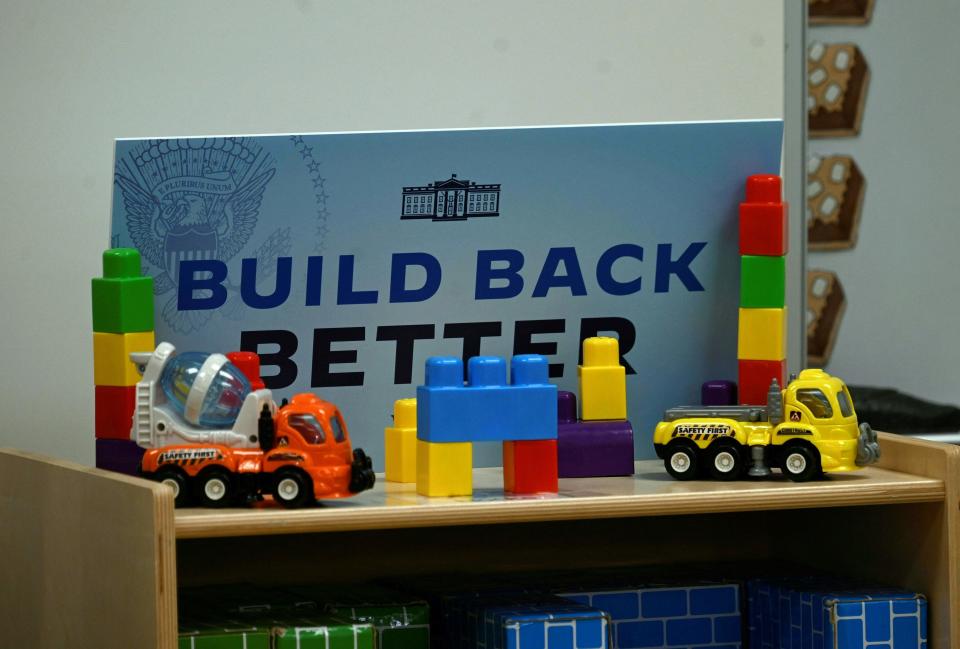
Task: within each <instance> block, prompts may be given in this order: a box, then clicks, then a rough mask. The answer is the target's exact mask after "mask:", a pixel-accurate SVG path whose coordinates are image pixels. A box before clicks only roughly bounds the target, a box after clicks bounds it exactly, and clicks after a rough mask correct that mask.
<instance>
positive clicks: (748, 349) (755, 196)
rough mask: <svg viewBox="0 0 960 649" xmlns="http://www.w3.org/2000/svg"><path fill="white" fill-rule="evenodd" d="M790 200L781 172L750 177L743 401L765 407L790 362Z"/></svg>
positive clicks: (744, 231) (744, 230) (744, 239)
mask: <svg viewBox="0 0 960 649" xmlns="http://www.w3.org/2000/svg"><path fill="white" fill-rule="evenodd" d="M787 250H788V242H787V204H786V203H784V202H783V193H782V185H781V180H780V177H779V176H773V175H766V174H761V175H754V176H750V177H749V178H747V191H746V200H744V202H742V203H741V204H740V319H739V327H738V331H737V365H738V374H739V381H738V383H739V388H740V389H739V393H740V403H742V404H745V405H763V404H765V403H766V401H767V390H768V389H769V387H770V381H771V380H773V379H774V378H775V379H777V382H778V383H779V384H780V385H781V386H782V385H785V383H784V378H785V377H784V375H785V373H786V365H787V361H786V358H787V299H786V288H787V264H786V261H787V258H786V255H787Z"/></svg>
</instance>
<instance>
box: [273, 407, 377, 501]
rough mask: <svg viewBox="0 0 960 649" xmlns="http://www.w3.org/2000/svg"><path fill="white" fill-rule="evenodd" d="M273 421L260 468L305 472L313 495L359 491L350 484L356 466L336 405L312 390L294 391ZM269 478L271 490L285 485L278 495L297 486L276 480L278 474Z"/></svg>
mask: <svg viewBox="0 0 960 649" xmlns="http://www.w3.org/2000/svg"><path fill="white" fill-rule="evenodd" d="M274 421H275V431H274V433H273V435H274V441H273V445H272V448H270V449H269V450H268V451H267V452H266V455H265V457H264V460H263V462H264V467H263V470H264V472H267V473H274V474H282V473H284V472H285V471H289V470H290V469H291V468H294V467H295V468H297V469H299V470H302V471H304V472H306V473H307V475H308V476H309V477H310V482H311V483H312V487H313V488H312V491H313V496H314V498H315V499H320V498H341V497H344V496H349V495H352V493H354V492H355V491H359V489H351V488H350V487H351V480H352V479H353V478H354V473H355V472H356V471H357V469H355V468H354V453H353V450H352V448H351V446H350V436H349V433H348V432H347V424H346V422H344V420H343V416H342V415H341V414H340V411H339V409H338V408H337V406H336V405H334V404H332V403H330V402H329V401H324V400H323V399H321V398H320V397H318V396H316V395H314V394H309V393H302V394H297V395H295V396H294V397H293V398H292V399H291V400H290V402H289V403H287V404H286V405H283V406H281V407H280V410H279V411H278V413H277V415H276V418H275V420H274ZM272 482H274V484H273V485H271V486H272V487H273V489H271V490H272V491H276V489H278V488H280V487H281V486H285V487H286V489H287V491H286V493H285V494H281V497H282V496H287V497H289V496H290V493H291V490H293V489H294V488H295V487H296V488H299V485H294V484H292V483H289V482H288V483H285V484H280V483H282V478H279V479H277V480H275V481H272ZM354 486H357V485H354Z"/></svg>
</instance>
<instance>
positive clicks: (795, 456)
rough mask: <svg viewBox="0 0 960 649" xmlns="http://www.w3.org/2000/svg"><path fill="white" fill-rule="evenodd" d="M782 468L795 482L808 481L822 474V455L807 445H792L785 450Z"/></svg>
mask: <svg viewBox="0 0 960 649" xmlns="http://www.w3.org/2000/svg"><path fill="white" fill-rule="evenodd" d="M780 469H781V470H782V471H783V472H784V474H786V476H787V477H788V478H790V479H791V480H793V481H794V482H806V481H808V480H812V479H813V478H815V477H817V476H818V475H820V456H819V454H818V453H817V452H816V451H814V450H813V449H811V448H809V447H807V446H799V445H798V446H790V447H788V448H786V449H785V450H784V451H783V463H782V464H781V467H780Z"/></svg>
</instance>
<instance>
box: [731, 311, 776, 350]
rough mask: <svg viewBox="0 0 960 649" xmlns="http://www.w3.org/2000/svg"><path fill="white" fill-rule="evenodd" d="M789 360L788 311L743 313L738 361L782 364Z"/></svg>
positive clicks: (741, 316) (738, 337)
mask: <svg viewBox="0 0 960 649" xmlns="http://www.w3.org/2000/svg"><path fill="white" fill-rule="evenodd" d="M786 357H787V310H786V308H783V309H740V326H739V328H738V335H737V358H738V359H740V360H745V361H781V360H783V359H784V358H786Z"/></svg>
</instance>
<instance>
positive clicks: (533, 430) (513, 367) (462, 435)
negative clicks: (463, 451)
mask: <svg viewBox="0 0 960 649" xmlns="http://www.w3.org/2000/svg"><path fill="white" fill-rule="evenodd" d="M425 376H426V385H421V386H419V387H418V388H417V437H418V438H419V439H422V440H424V441H427V442H496V441H506V440H534V439H556V437H557V387H556V386H555V385H551V384H550V382H549V368H548V364H547V359H546V357H545V356H540V355H538V354H521V355H517V356H514V357H513V359H511V362H510V383H509V384H508V383H507V382H506V379H507V363H506V361H505V360H504V359H502V358H499V357H495V356H475V357H474V358H471V359H470V361H469V362H468V363H467V384H466V385H464V383H463V379H462V377H463V363H462V361H461V360H460V359H459V358H453V357H447V356H438V357H432V358H429V359H427V365H426V373H425Z"/></svg>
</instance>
